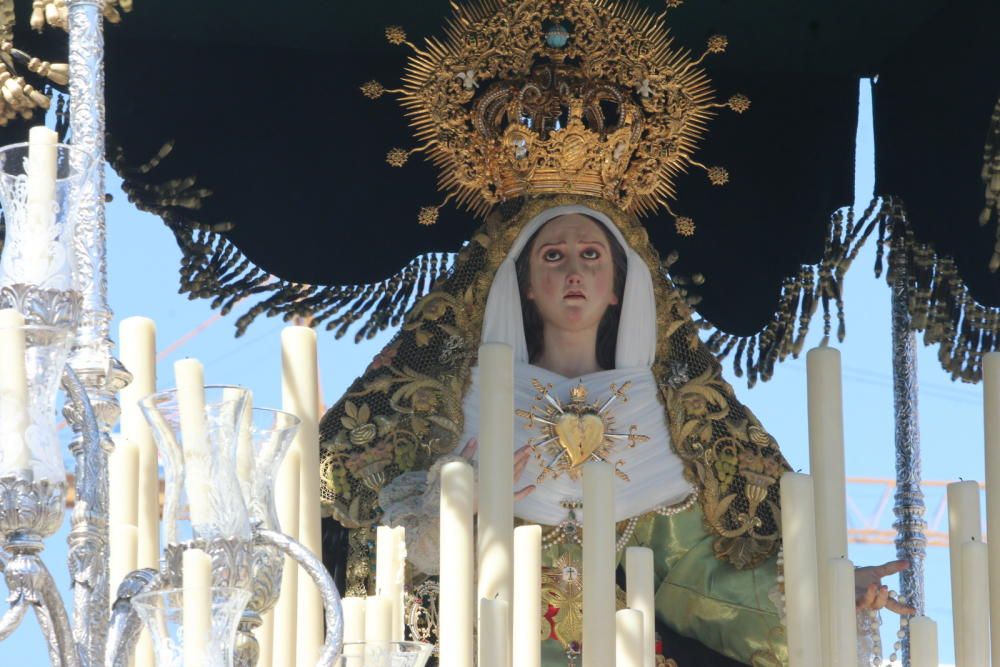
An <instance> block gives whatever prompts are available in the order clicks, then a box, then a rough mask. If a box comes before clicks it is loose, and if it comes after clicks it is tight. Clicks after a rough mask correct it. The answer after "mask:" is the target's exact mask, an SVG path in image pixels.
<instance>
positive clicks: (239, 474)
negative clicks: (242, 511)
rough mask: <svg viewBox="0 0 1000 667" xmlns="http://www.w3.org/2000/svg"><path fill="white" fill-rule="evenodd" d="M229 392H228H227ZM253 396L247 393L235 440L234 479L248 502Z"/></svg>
mask: <svg viewBox="0 0 1000 667" xmlns="http://www.w3.org/2000/svg"><path fill="white" fill-rule="evenodd" d="M227 391H229V390H227ZM252 422H253V394H252V393H247V398H246V405H245V407H244V408H243V418H242V419H241V420H240V434H239V438H238V439H237V440H236V478H237V479H238V480H239V481H240V489H241V490H242V491H243V497H244V498H246V499H247V500H248V501H249V500H251V499H252V498H253V467H254V456H253V435H252V434H251V424H252Z"/></svg>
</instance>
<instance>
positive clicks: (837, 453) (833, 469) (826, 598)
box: [781, 347, 978, 667]
mask: <svg viewBox="0 0 1000 667" xmlns="http://www.w3.org/2000/svg"><path fill="white" fill-rule="evenodd" d="M806 367H807V390H808V391H807V394H808V406H809V407H808V410H809V460H810V470H811V473H812V474H811V475H802V474H798V473H786V474H785V475H783V476H782V478H781V508H782V544H783V550H784V560H783V563H784V587H785V614H786V621H787V627H788V652H789V665H790V667H798V666H802V667H805V666H809V667H812V666H813V665H824V666H827V667H837V666H839V665H845V664H854V663H855V661H856V655H857V642H858V637H857V624H856V619H855V614H856V611H855V589H854V585H855V581H854V567H853V564H852V563H851V561H850V560H848V558H847V520H846V476H845V470H844V426H843V394H842V387H841V375H840V353H839V352H838V351H837V350H835V349H833V348H829V347H824V348H816V349H813V350H810V351H809V353H808V355H807V357H806ZM949 497H950V494H949ZM949 504H951V503H950V502H949ZM976 511H977V513H978V501H977V504H976ZM977 525H978V523H977ZM954 571H955V570H954V569H953V573H954ZM817 601H818V604H817ZM909 627H910V639H911V652H910V657H911V665H912V667H930V666H931V665H933V667H937V664H938V663H937V627H936V625H935V624H934V622H933V621H932V620H930V619H927V618H924V617H918V618H914V619H911V622H910V626H909ZM959 664H965V663H963V662H962V661H961V659H960V660H959ZM976 664H978V663H976Z"/></svg>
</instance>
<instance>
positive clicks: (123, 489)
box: [108, 436, 139, 526]
mask: <svg viewBox="0 0 1000 667" xmlns="http://www.w3.org/2000/svg"><path fill="white" fill-rule="evenodd" d="M114 444H115V448H114V451H112V452H111V456H109V457H108V524H109V525H112V526H113V525H115V524H128V525H130V526H138V523H139V516H138V509H139V508H138V502H137V501H138V499H139V448H138V447H136V446H135V443H133V442H131V441H130V440H128V439H127V438H124V437H118V436H116V437H115V438H114Z"/></svg>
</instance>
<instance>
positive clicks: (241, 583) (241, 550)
mask: <svg viewBox="0 0 1000 667" xmlns="http://www.w3.org/2000/svg"><path fill="white" fill-rule="evenodd" d="M188 549H201V550H202V551H204V552H205V553H207V554H208V555H209V556H210V557H211V559H212V585H213V586H225V587H228V588H242V589H244V590H246V589H249V588H250V585H251V581H250V563H251V559H252V557H253V555H252V546H251V545H250V544H249V543H248V542H247V541H246V540H238V539H227V540H223V539H218V540H203V539H197V540H188V541H186V542H182V543H180V544H168V545H167V547H166V549H165V550H164V558H165V563H166V569H165V570H164V584H165V586H166V587H167V588H180V587H181V586H182V585H183V581H182V580H181V571H182V570H183V559H184V552H185V551H187V550H188Z"/></svg>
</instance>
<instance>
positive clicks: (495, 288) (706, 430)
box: [322, 195, 787, 665]
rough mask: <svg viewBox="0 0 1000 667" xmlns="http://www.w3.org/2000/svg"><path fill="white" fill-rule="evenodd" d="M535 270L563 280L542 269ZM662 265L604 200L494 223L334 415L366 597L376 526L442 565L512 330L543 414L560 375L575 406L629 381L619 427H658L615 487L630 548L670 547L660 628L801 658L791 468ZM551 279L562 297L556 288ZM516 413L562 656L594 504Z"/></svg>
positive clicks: (342, 516) (340, 496)
mask: <svg viewBox="0 0 1000 667" xmlns="http://www.w3.org/2000/svg"><path fill="white" fill-rule="evenodd" d="M546 223H548V224H546ZM616 255H617V256H618V259H617V260H616V259H615V256H616ZM521 257H525V258H526V259H527V261H525V260H522V261H521V262H518V259H519V258H521ZM531 258H535V261H534V262H532V261H531ZM519 263H520V264H521V269H520V271H519V269H518V264H519ZM533 263H534V264H535V265H536V266H537V267H546V265H547V267H546V268H547V270H548V271H549V273H552V274H554V277H551V279H550V277H547V276H541V275H536V276H531V273H533V271H532V268H533V267H532V266H531V265H532V264H533ZM560 263H561V264H562V265H563V268H561V269H560V268H556V269H554V268H553V267H554V266H555V265H556V264H560ZM598 264H599V265H600V268H599V269H598V270H597V271H596V273H595V270H594V269H595V265H598ZM623 264H624V266H622V265H623ZM525 265H527V269H526V268H525ZM660 266H661V264H660V260H659V258H658V256H657V254H656V251H655V249H654V248H653V247H652V245H651V244H650V243H649V241H648V238H647V236H646V233H645V230H644V228H643V227H642V225H641V223H640V222H639V221H638V219H637V218H636V217H635V216H634V215H629V214H627V213H624V212H622V211H621V210H620V209H617V208H616V207H615V206H614V205H612V204H609V203H608V202H606V201H604V200H601V199H596V198H587V197H576V196H565V195H555V196H543V197H535V198H530V199H526V200H523V201H518V202H512V203H510V204H508V205H505V206H503V207H501V209H500V210H498V211H497V212H496V213H495V214H494V215H492V216H490V218H489V219H488V221H487V223H486V225H484V227H482V228H481V229H480V230H479V231H478V232H477V233H476V234H475V235H474V236H473V240H472V242H470V243H469V245H468V246H467V247H466V248H465V249H464V250H463V251H462V253H461V254H460V255H459V257H458V259H457V261H456V264H455V267H454V270H453V271H452V274H451V276H450V277H449V278H448V279H447V280H445V281H443V282H442V283H440V284H439V285H438V286H437V288H436V289H435V290H434V291H433V292H432V293H430V294H428V295H427V296H426V297H425V298H424V299H422V300H421V301H420V302H419V303H418V304H417V305H416V307H415V308H414V310H413V312H412V314H411V316H410V317H409V318H408V320H407V322H406V323H405V324H404V326H403V329H402V331H401V332H400V333H399V334H398V335H397V336H396V337H395V339H394V340H393V341H392V342H391V343H390V344H389V345H388V347H387V348H386V349H385V350H384V351H383V352H382V353H381V354H380V355H379V356H378V357H376V359H375V360H374V361H373V363H372V365H371V366H370V367H369V370H368V372H367V373H366V375H365V376H364V377H362V378H359V379H358V380H357V381H356V382H355V383H354V384H353V385H352V387H351V389H350V390H349V391H348V393H347V394H346V396H345V397H344V399H343V400H342V401H341V402H339V403H338V404H337V405H335V406H334V407H333V408H332V409H331V410H330V412H329V413H328V414H327V415H326V417H325V418H324V422H323V426H322V433H323V436H324V439H325V440H326V451H325V455H324V458H323V471H322V474H323V477H324V480H325V481H326V483H327V484H326V491H325V498H324V500H325V507H326V509H327V511H328V513H329V514H331V516H333V517H334V518H335V519H337V520H338V521H339V522H340V524H341V525H343V526H345V527H347V528H348V529H349V531H348V532H349V534H350V536H349V539H348V547H347V549H348V554H347V570H346V583H347V592H348V594H362V593H363V592H364V591H367V590H369V586H370V582H369V581H368V580H369V578H370V577H371V574H372V572H373V565H374V549H373V545H372V542H373V540H372V538H373V527H374V526H375V525H376V524H378V523H387V524H391V525H403V526H405V527H406V528H407V550H408V560H409V561H410V562H411V563H412V565H413V567H412V571H413V574H414V575H415V576H416V580H415V581H419V580H420V579H422V578H423V577H426V576H433V575H435V574H437V569H436V561H437V553H438V550H439V548H440V544H439V537H438V535H437V529H436V526H437V524H436V519H435V516H436V507H437V494H438V487H437V484H436V482H437V472H438V471H439V469H440V466H441V465H442V464H443V463H444V462H447V461H449V460H453V457H454V456H456V455H461V454H462V453H463V452H465V454H466V455H469V447H468V445H467V442H468V441H469V439H470V438H472V437H474V436H475V435H476V433H477V425H478V414H477V413H478V398H477V396H478V370H477V366H476V350H477V349H478V346H479V344H480V343H481V342H503V343H507V344H509V345H511V346H512V347H513V349H514V357H515V405H516V406H517V407H518V409H520V410H523V411H530V410H531V409H532V405H533V404H534V401H535V398H536V395H537V389H536V383H540V384H543V385H550V384H551V385H552V389H551V390H550V392H551V394H552V395H553V396H554V397H556V398H558V399H559V400H561V401H565V402H567V403H568V402H569V401H570V400H571V398H570V394H571V390H572V389H573V388H574V387H577V386H580V385H581V383H582V384H583V385H584V386H585V387H586V388H587V390H588V391H589V392H591V393H592V394H593V395H594V396H595V397H599V396H600V395H602V394H607V395H609V396H610V393H611V392H612V391H613V390H612V389H611V385H612V384H614V385H615V386H616V387H621V386H623V385H626V384H627V385H628V387H629V388H628V390H627V394H626V397H627V399H628V400H627V402H622V401H619V402H618V403H617V405H616V406H615V414H614V418H615V422H616V423H617V424H619V425H621V426H624V427H625V428H630V427H631V426H635V427H636V429H635V430H636V431H637V432H638V433H640V434H642V435H644V436H646V437H647V438H648V440H647V441H645V442H640V443H638V444H636V445H635V446H634V447H631V448H629V447H628V443H627V442H626V441H622V442H621V444H620V445H619V446H620V451H619V450H613V451H611V452H609V460H611V461H618V460H621V461H622V463H621V465H620V466H619V472H620V475H619V476H618V478H617V479H616V482H615V484H616V490H615V514H616V519H617V520H618V521H619V546H620V547H622V548H624V547H625V546H627V545H643V546H650V547H652V548H653V549H654V551H655V553H656V578H657V593H656V596H657V597H656V600H657V608H658V610H659V612H660V618H661V621H662V622H663V624H664V627H663V628H662V632H663V633H664V634H666V633H668V632H669V633H670V634H671V636H672V637H673V636H674V635H679V636H680V637H685V638H690V639H693V640H695V641H696V642H697V643H700V644H703V645H705V646H707V647H711V649H712V651H713V653H718V654H721V655H725V656H728V657H729V658H731V659H735V660H738V661H740V662H742V663H745V664H761V665H765V664H783V663H784V662H785V648H784V640H783V634H782V633H783V629H782V626H781V622H780V618H779V613H778V607H776V605H775V601H776V600H778V599H779V596H780V591H779V589H778V586H777V583H776V582H777V575H776V555H777V551H778V544H779V527H778V520H779V519H778V513H779V510H778V489H777V481H778V478H779V477H780V475H781V473H782V472H783V471H784V470H785V469H787V466H786V464H785V463H784V461H783V459H782V458H781V455H780V453H779V451H778V447H777V444H776V443H775V442H774V440H773V438H771V437H770V436H769V435H768V434H767V432H766V431H765V430H764V429H763V427H762V426H761V425H760V423H759V422H758V421H757V419H756V418H755V417H754V416H753V414H752V413H751V412H750V411H749V410H747V409H746V408H745V407H744V406H743V405H742V404H740V403H739V401H737V400H736V397H735V395H734V392H733V390H732V388H731V387H730V385H729V384H728V383H726V382H725V381H724V380H723V379H722V377H721V369H720V366H719V363H718V362H717V361H716V359H715V357H714V356H713V355H712V354H711V353H710V352H709V351H708V349H707V348H706V347H705V346H704V344H703V343H702V342H701V340H700V339H699V338H698V328H697V326H696V325H695V324H694V321H693V319H692V317H691V312H690V310H689V308H688V306H687V305H686V303H685V301H684V299H683V298H682V297H681V295H680V293H679V292H678V291H677V290H676V289H675V288H674V287H673V286H672V285H671V284H670V282H669V281H668V280H667V278H666V277H665V275H664V273H663V271H662V269H661V268H660ZM546 268H536V270H535V271H534V273H536V274H538V273H540V272H543V271H545V270H546ZM623 269H624V270H623ZM519 273H520V274H521V285H519V283H518V274H519ZM526 273H527V274H528V275H527V276H526V275H525V274H526ZM615 274H617V276H616V275H615ZM595 276H596V277H595ZM526 279H527V281H528V283H529V284H527V285H525V284H524V283H525V280H526ZM546 280H549V285H548V287H549V288H552V289H554V290H555V292H557V293H558V294H555V296H554V297H553V295H552V294H549V295H546V294H544V293H543V291H544V290H545V289H546V288H547V286H546ZM615 283H617V284H615ZM522 294H526V295H527V299H524V300H522ZM546 299H547V301H546ZM525 306H527V307H525ZM524 311H527V316H525V314H524ZM559 311H562V312H561V313H560V312H559ZM581 311H584V312H581ZM559 327H562V329H559ZM574 327H577V329H576V330H577V331H584V330H586V333H584V334H583V335H582V337H585V340H586V341H588V342H589V356H588V355H587V354H581V355H573V354H572V353H569V354H567V352H568V349H567V348H568V347H570V346H572V342H571V341H572V340H573V333H574ZM526 329H527V331H526ZM564 329H565V330H568V332H569V335H565V334H566V333H567V331H564ZM526 334H527V335H526ZM560 334H562V335H563V337H562V338H561V341H562V343H563V345H562V346H561V347H560V346H557V345H556V342H557V341H558V340H560V338H559V336H560ZM546 343H547V344H548V345H546ZM587 347H588V344H587V343H583V344H581V345H579V349H580V350H584V351H586V350H587ZM532 352H534V354H532ZM553 358H555V359H558V360H561V361H562V362H563V363H564V364H567V365H564V366H560V365H558V363H555V364H554V363H551V362H550V361H549V360H551V359H553ZM573 364H576V365H575V366H574V365H573ZM511 419H515V420H517V425H518V427H519V428H518V429H517V430H516V431H515V433H516V434H520V438H521V440H522V442H520V443H518V444H519V445H521V446H519V447H518V449H519V455H518V457H517V461H518V463H519V466H518V467H519V468H520V470H519V471H517V473H518V476H519V477H522V478H524V479H525V480H526V481H530V482H531V483H530V484H525V487H524V488H523V489H522V490H521V491H520V492H519V494H518V495H519V498H518V500H517V501H516V503H515V516H516V517H517V519H518V520H521V521H524V522H528V523H539V524H542V525H543V526H548V527H550V528H549V529H547V530H546V532H545V544H546V548H545V551H546V554H545V556H546V559H547V564H548V569H547V570H546V573H545V582H546V583H545V586H544V587H545V591H546V599H547V601H548V602H549V603H550V608H549V610H548V611H549V613H547V614H546V620H547V622H546V623H545V624H544V625H543V627H547V628H548V630H549V631H548V633H547V637H546V644H545V647H546V655H547V656H549V657H548V659H547V661H546V662H545V664H546V665H550V664H551V665H556V664H565V662H566V656H565V653H566V652H570V653H572V652H573V651H574V649H578V648H579V644H580V639H581V638H580V637H579V633H580V629H581V628H580V623H579V621H580V616H579V608H580V604H581V600H580V595H579V594H580V588H579V581H578V580H575V579H574V578H573V577H572V576H565V575H566V574H567V573H571V572H578V571H579V567H580V565H579V561H580V552H579V538H580V535H579V531H580V529H579V519H580V516H581V512H585V511H586V509H585V508H582V507H580V506H579V501H580V499H581V498H582V492H581V489H580V483H579V481H578V480H575V479H574V478H573V476H572V475H571V474H569V473H568V472H567V474H563V475H559V476H556V477H552V476H545V475H543V467H544V466H543V464H542V463H540V462H539V459H538V458H537V457H534V456H528V455H526V454H527V453H528V452H529V450H528V449H525V448H524V447H523V445H524V444H525V443H527V442H528V441H529V440H531V439H532V438H533V437H534V436H537V433H533V432H532V431H531V430H530V429H524V428H523V426H524V425H525V423H526V420H525V419H523V418H518V417H516V416H515V415H511ZM515 437H516V438H517V437H519V436H518V435H516V436H515ZM479 474H510V473H505V472H504V471H482V470H481V471H479ZM626 480H627V481H626ZM667 644H668V646H669V648H667V649H666V650H667V652H668V653H670V652H671V650H672V649H673V655H674V656H675V657H681V655H680V654H681V653H685V655H687V654H690V655H691V656H692V657H694V656H695V655H698V656H700V657H699V658H698V659H699V660H704V656H703V653H702V652H701V651H699V649H698V648H695V649H690V648H687V646H688V644H689V643H688V642H684V641H683V640H675V641H673V642H670V641H668V642H667ZM678 644H683V647H682V646H680V645H678ZM675 647H676V648H675ZM692 650H693V653H692V652H691V651H692ZM717 659H719V660H722V659H721V658H718V656H717ZM681 664H683V662H682V663H681ZM697 664H712V663H710V662H701V661H699V662H698V663H697ZM717 664H731V663H727V662H725V661H724V660H723V661H720V662H718V663H717Z"/></svg>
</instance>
